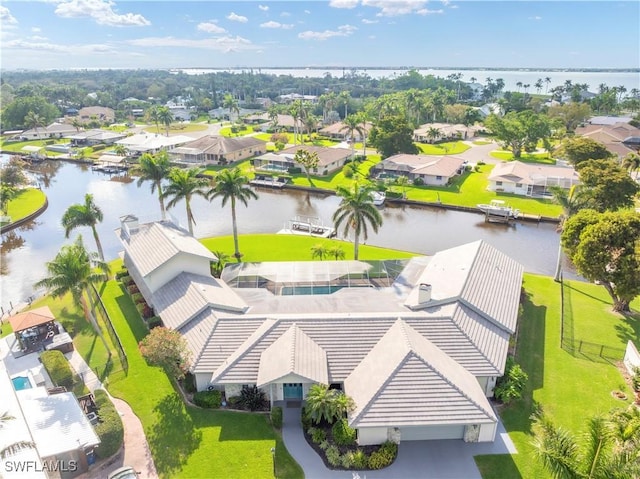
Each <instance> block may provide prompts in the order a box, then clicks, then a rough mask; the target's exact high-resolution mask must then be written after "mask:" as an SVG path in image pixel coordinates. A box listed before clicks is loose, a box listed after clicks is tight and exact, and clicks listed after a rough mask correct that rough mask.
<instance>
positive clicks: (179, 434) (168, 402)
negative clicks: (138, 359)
mask: <svg viewBox="0 0 640 479" xmlns="http://www.w3.org/2000/svg"><path fill="white" fill-rule="evenodd" d="M153 412H154V413H155V414H156V415H157V418H158V420H157V421H156V422H155V424H154V425H153V426H152V428H151V432H150V433H148V434H147V440H148V441H149V446H150V448H151V450H152V452H153V460H154V462H155V465H156V468H157V469H158V471H161V473H162V474H163V475H165V476H170V477H173V476H174V474H175V473H176V472H179V471H180V469H181V468H182V466H183V465H184V464H185V463H186V461H187V459H188V458H189V456H191V454H193V452H194V451H195V450H196V449H198V447H200V445H201V442H202V432H201V431H199V430H197V429H196V426H195V425H194V422H193V420H192V419H191V415H190V414H189V413H188V412H187V410H186V408H185V405H184V403H183V402H182V399H181V398H180V396H179V395H178V394H176V393H175V392H174V393H171V394H167V395H166V396H165V397H164V398H162V399H161V400H160V401H159V402H158V404H157V405H156V407H155V408H154V409H153Z"/></svg>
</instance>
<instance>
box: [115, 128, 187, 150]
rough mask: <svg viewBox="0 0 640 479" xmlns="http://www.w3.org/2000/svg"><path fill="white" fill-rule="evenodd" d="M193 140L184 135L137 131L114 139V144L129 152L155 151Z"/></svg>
mask: <svg viewBox="0 0 640 479" xmlns="http://www.w3.org/2000/svg"><path fill="white" fill-rule="evenodd" d="M190 141H193V138H192V137H190V136H186V135H172V136H165V135H159V134H154V133H138V134H136V135H131V136H127V137H126V138H123V139H121V140H118V141H116V144H118V145H122V146H124V147H125V148H126V149H127V151H129V152H130V153H131V154H136V153H157V152H158V151H160V150H169V149H171V148H176V147H178V146H181V145H184V144H185V143H188V142H190Z"/></svg>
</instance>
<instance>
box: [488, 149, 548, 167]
mask: <svg viewBox="0 0 640 479" xmlns="http://www.w3.org/2000/svg"><path fill="white" fill-rule="evenodd" d="M489 155H491V156H493V157H494V158H497V159H498V160H502V161H514V160H516V159H518V160H520V161H521V162H523V163H542V164H544V165H555V164H556V160H555V158H552V157H551V155H550V154H549V153H548V152H546V151H543V152H536V153H522V155H521V156H520V158H516V157H515V156H513V153H512V152H510V151H506V150H495V151H492V152H490V153H489Z"/></svg>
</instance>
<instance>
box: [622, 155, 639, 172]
mask: <svg viewBox="0 0 640 479" xmlns="http://www.w3.org/2000/svg"><path fill="white" fill-rule="evenodd" d="M622 167H623V168H626V169H627V170H629V174H633V173H634V172H637V171H638V170H640V155H638V154H637V153H634V152H630V153H627V156H625V157H624V158H623V159H622ZM636 176H638V175H636Z"/></svg>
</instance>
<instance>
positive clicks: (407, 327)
mask: <svg viewBox="0 0 640 479" xmlns="http://www.w3.org/2000/svg"><path fill="white" fill-rule="evenodd" d="M127 221H130V220H128V218H126V217H125V218H124V219H123V222H124V223H125V224H123V229H124V230H125V232H126V231H130V230H131V229H133V235H132V237H133V238H135V235H136V234H140V233H136V231H139V232H143V231H148V232H147V233H143V235H142V236H141V241H140V243H139V244H138V245H136V246H135V247H134V246H131V245H127V244H126V243H127V239H126V236H123V234H124V233H122V232H119V233H120V235H121V240H122V241H123V245H124V246H125V263H126V264H127V266H128V267H129V271H130V273H131V271H134V274H132V276H133V277H134V278H136V276H135V273H136V272H138V273H141V272H147V276H145V277H144V280H145V281H147V280H148V274H149V272H150V271H154V270H158V271H159V270H160V268H161V266H160V265H159V264H158V263H159V260H160V259H162V258H165V261H166V262H167V263H171V261H172V258H174V256H175V255H176V254H177V253H175V251H176V250H180V251H182V250H186V251H187V255H189V254H191V253H190V251H191V249H192V248H195V249H198V250H199V247H196V246H193V245H192V243H191V242H190V241H189V240H188V239H187V238H185V237H184V235H185V234H186V233H184V232H176V233H175V234H169V236H167V235H166V234H165V230H166V228H171V227H170V226H167V225H161V226H160V230H158V231H156V230H155V228H154V226H143V225H141V226H138V225H136V224H135V222H134V223H133V224H132V225H131V226H132V227H129V226H127V225H126V223H127ZM152 225H153V223H152ZM169 231H173V230H172V229H169ZM147 235H149V237H148V238H147V237H146V236H147ZM151 236H158V238H159V241H151ZM194 241H195V240H194ZM169 243H174V246H173V247H169ZM144 244H146V246H143V245H144ZM145 248H146V249H149V252H150V254H149V256H150V258H147V257H146V256H145V255H144V253H143V251H144V250H145ZM153 249H158V250H160V251H159V252H155V251H152V250H153ZM193 254H195V255H196V257H197V258H199V259H198V261H197V262H198V263H200V262H202V263H203V264H204V263H205V262H206V264H207V266H208V262H209V260H210V259H211V257H210V256H208V255H206V254H199V252H195V253H193ZM184 264H185V265H187V262H185V263H184ZM137 276H138V277H140V276H141V274H138V275H137ZM163 277H164V278H165V281H164V283H163V284H162V285H161V286H160V287H158V288H156V289H155V290H154V291H153V294H152V297H153V301H154V307H155V308H156V312H158V313H159V314H160V316H161V318H162V320H163V322H164V323H165V325H166V326H168V327H170V328H173V329H176V330H178V331H179V332H180V333H181V334H182V335H183V337H184V338H185V340H186V341H187V344H188V345H189V347H190V349H191V351H192V353H193V357H194V362H193V366H192V372H193V374H194V377H195V379H196V384H197V388H198V390H204V389H207V388H217V389H221V390H224V392H225V394H226V397H227V398H229V397H232V396H235V395H238V394H240V391H241V389H242V386H243V385H252V384H253V385H257V386H258V387H260V388H261V389H262V390H263V391H265V393H266V394H267V397H269V399H270V401H271V402H272V403H273V402H275V401H282V400H288V399H296V400H301V399H303V398H304V397H305V396H306V394H307V392H308V390H309V388H310V387H311V386H312V385H313V384H317V383H323V384H333V385H334V387H338V388H342V389H343V390H344V391H345V392H346V394H348V395H350V396H351V397H352V398H353V399H354V400H355V403H356V410H355V411H354V412H353V413H352V414H351V415H350V417H349V420H350V423H351V424H352V425H353V426H354V427H357V429H358V442H359V443H360V444H362V445H366V444H379V443H381V442H384V441H385V440H387V439H388V438H389V437H396V438H398V437H399V438H401V440H403V441H404V440H417V439H445V438H446V439H454V438H455V439H463V440H465V441H493V440H494V438H495V434H496V424H497V418H496V416H495V413H494V412H493V410H492V409H491V406H490V405H489V403H488V400H487V397H490V396H491V395H492V394H493V388H494V386H495V382H496V379H497V378H498V377H500V376H501V375H502V374H503V373H504V368H505V362H506V357H507V351H508V347H509V340H510V337H511V335H512V334H513V333H514V331H515V329H516V321H517V312H518V305H519V301H520V289H521V283H522V266H520V265H519V264H518V263H516V262H515V261H513V260H512V259H510V258H509V257H507V256H506V255H504V254H503V253H501V252H500V251H498V250H496V249H495V248H493V247H492V246H490V245H489V244H487V243H484V242H482V241H477V242H474V243H470V244H466V245H462V246H459V247H456V248H451V249H449V250H445V251H441V252H439V253H437V254H436V255H434V256H433V257H431V258H428V257H416V258H412V259H410V260H398V261H396V262H377V261H370V262H363V261H334V262H321V263H320V262H317V263H312V264H310V263H308V262H307V264H306V265H305V264H302V262H298V263H296V262H293V263H286V262H284V263H283V262H281V263H278V262H273V263H257V264H253V263H242V264H238V265H235V264H234V265H230V266H229V268H228V269H225V271H224V272H223V275H222V278H221V279H215V278H212V277H210V275H207V274H205V273H203V272H202V271H200V272H197V271H187V272H182V271H180V270H179V268H178V267H176V265H174V266H172V267H170V268H169V269H168V270H165V273H164V276H163ZM137 281H138V278H136V282H137ZM313 284H317V285H325V284H328V285H334V287H335V288H338V285H339V289H338V290H337V291H336V290H334V289H335V288H329V287H326V288H324V289H322V288H320V290H319V291H317V294H313V295H309V294H305V293H303V292H302V291H306V289H310V286H309V285H313ZM427 284H428V285H429V288H426V285H427ZM363 286H367V287H363ZM293 287H300V291H298V293H297V294H293V295H288V294H287V293H285V292H284V290H285V289H286V288H293ZM323 287H324V286H323ZM305 288H306V289H305ZM340 288H341V289H340ZM293 289H294V290H295V288H293ZM325 289H326V290H325ZM141 290H142V288H141ZM329 291H333V292H329ZM294 292H295V291H294Z"/></svg>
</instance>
